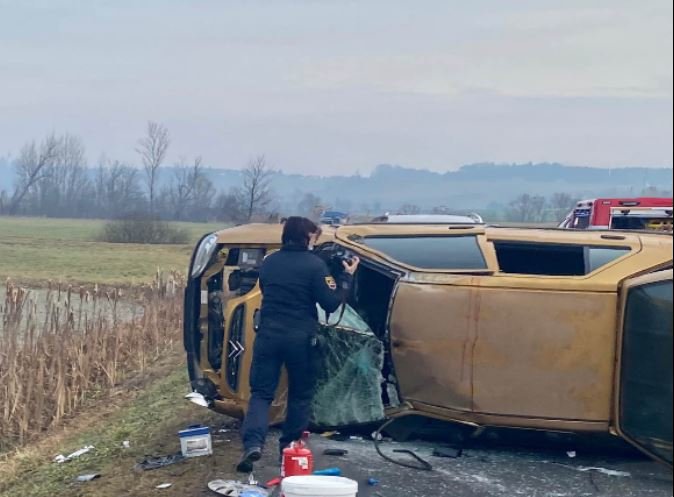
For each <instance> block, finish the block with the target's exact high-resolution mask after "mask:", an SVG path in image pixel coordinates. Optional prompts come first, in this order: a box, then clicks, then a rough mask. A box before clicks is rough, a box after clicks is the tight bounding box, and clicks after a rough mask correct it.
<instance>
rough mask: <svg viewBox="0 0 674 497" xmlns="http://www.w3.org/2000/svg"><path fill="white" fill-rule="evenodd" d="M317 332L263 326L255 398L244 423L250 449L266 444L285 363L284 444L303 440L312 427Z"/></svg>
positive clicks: (254, 381)
mask: <svg viewBox="0 0 674 497" xmlns="http://www.w3.org/2000/svg"><path fill="white" fill-rule="evenodd" d="M312 339H313V334H310V333H298V334H296V335H295V334H287V333H281V332H274V331H266V330H264V329H263V330H260V332H259V334H258V335H257V337H256V339H255V350H254V353H253V365H252V367H251V376H250V388H251V399H250V403H249V405H248V413H247V414H246V419H245V421H244V423H243V430H242V431H243V433H242V435H243V445H244V448H245V449H246V450H248V449H251V448H253V447H259V448H263V447H264V445H265V440H266V438H267V433H268V431H269V409H270V407H271V404H272V402H273V401H274V396H275V394H276V389H277V388H278V384H279V381H280V379H281V370H282V367H283V365H285V367H286V369H287V371H288V413H287V418H286V422H285V424H284V426H283V436H282V437H281V448H282V449H283V448H284V447H287V446H289V445H290V444H291V443H292V442H294V441H296V440H299V439H300V438H301V437H302V433H303V432H304V431H305V430H306V429H307V428H308V426H309V420H310V416H311V403H312V401H313V397H314V389H315V383H316V375H315V370H314V367H313V362H312V361H313V359H312V356H313V354H312V352H313V347H312Z"/></svg>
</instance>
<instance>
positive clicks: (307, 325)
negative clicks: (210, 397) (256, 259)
mask: <svg viewBox="0 0 674 497" xmlns="http://www.w3.org/2000/svg"><path fill="white" fill-rule="evenodd" d="M320 235H321V230H320V228H319V227H318V226H317V225H316V224H315V223H314V222H313V221H311V220H309V219H307V218H303V217H290V218H288V219H287V220H286V222H285V223H284V227H283V236H282V243H283V245H282V248H281V250H279V251H278V252H276V253H274V254H271V255H270V256H268V257H267V258H266V259H265V261H264V263H263V264H262V267H261V268H260V289H261V290H262V309H261V310H260V322H259V329H258V332H257V337H256V339H255V347H254V352H253V363H252V366H251V375H250V387H251V398H250V402H249V405H248V411H247V414H246V418H245V420H244V423H243V428H242V436H243V454H242V456H241V459H240V461H239V463H238V465H237V471H239V472H241V473H251V472H252V471H253V468H254V464H255V463H256V462H258V461H259V460H260V459H261V458H262V451H263V449H264V446H265V441H266V438H267V433H268V430H269V410H270V408H271V404H272V402H273V400H274V396H275V395H276V390H277V388H278V384H279V381H280V378H281V370H282V367H283V366H284V365H285V367H286V370H287V371H288V412H287V418H286V421H285V424H284V426H283V434H282V436H281V440H280V449H281V453H283V450H284V449H285V448H286V447H289V446H290V444H291V443H292V442H294V441H297V440H299V439H300V438H301V436H302V433H303V432H304V431H305V430H306V429H307V428H308V426H309V421H310V416H311V403H312V401H313V396H314V389H315V382H316V378H315V373H314V371H313V368H312V354H313V353H314V348H315V343H316V340H315V338H316V334H317V332H318V310H317V308H316V304H319V305H320V306H321V308H323V309H324V310H325V311H326V312H327V313H333V312H335V311H336V310H337V309H339V307H340V306H341V305H342V303H344V301H345V299H346V297H347V296H348V292H349V291H350V289H351V285H352V282H353V275H354V274H355V273H356V271H357V269H358V266H359V264H360V260H359V259H358V258H357V257H356V258H353V259H352V260H350V261H349V262H343V265H344V271H342V272H341V274H340V275H339V276H338V278H337V279H335V278H334V277H333V276H332V275H331V274H330V271H329V269H328V266H327V264H326V263H325V262H324V261H323V260H322V259H320V258H319V257H318V256H316V255H315V254H314V253H313V252H312V249H313V246H314V244H315V243H317V241H318V238H319V237H320Z"/></svg>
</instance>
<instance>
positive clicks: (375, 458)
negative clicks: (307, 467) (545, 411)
mask: <svg viewBox="0 0 674 497" xmlns="http://www.w3.org/2000/svg"><path fill="white" fill-rule="evenodd" d="M311 446H312V449H313V451H314V453H315V454H316V455H317V460H318V461H317V468H318V469H325V468H328V467H339V468H340V469H341V470H342V471H343V473H344V476H346V477H349V478H352V479H354V480H357V481H358V482H359V483H360V492H359V494H358V495H359V497H437V496H439V497H450V496H451V497H513V496H523V497H609V496H610V497H672V494H673V492H672V472H671V470H670V469H669V468H667V467H664V466H662V465H660V464H658V463H655V462H651V461H649V460H647V459H643V458H640V457H638V456H636V457H635V456H631V455H625V454H621V455H612V454H611V453H610V452H609V453H603V454H596V453H594V454H593V453H590V454H587V455H586V454H583V453H582V452H578V454H577V456H576V457H575V458H571V457H569V456H568V455H567V454H566V452H565V451H564V450H561V449H558V448H555V449H553V450H549V449H542V450H534V449H518V448H515V449H512V448H501V447H494V448H489V447H487V448H473V449H469V450H466V451H465V452H464V455H463V456H462V457H461V458H459V459H442V458H435V457H431V454H432V451H433V448H434V446H433V445H429V444H426V443H415V442H412V443H405V444H390V443H387V444H385V445H384V452H385V453H387V454H390V455H392V456H394V457H395V458H397V459H401V458H402V459H406V456H404V455H400V454H393V452H392V450H393V449H411V450H414V451H415V452H416V453H417V454H418V455H420V456H422V457H423V458H424V459H427V460H428V461H429V462H430V463H431V464H432V465H433V466H434V469H433V471H431V472H423V471H415V470H411V469H406V468H403V467H400V466H397V465H394V464H392V463H389V462H386V461H385V460H384V459H382V458H380V457H379V455H378V454H377V453H376V451H375V449H374V446H373V443H372V442H371V441H365V440H363V441H348V442H334V441H331V440H327V439H325V438H322V437H319V436H314V437H313V438H312V440H311ZM327 448H338V449H345V450H348V451H349V454H348V455H347V456H346V457H342V458H335V457H326V456H322V455H321V454H322V453H323V451H324V450H325V449H327ZM406 460H407V461H408V462H409V461H410V459H406ZM264 463H266V467H264V465H263V466H262V467H260V468H259V470H258V472H257V473H256V477H258V478H259V479H262V478H266V477H269V478H271V477H272V476H273V475H274V474H275V473H276V472H277V469H276V464H275V461H273V457H272V456H271V455H269V456H268V458H266V459H265V461H264ZM588 468H598V469H588ZM369 478H375V479H377V480H379V481H380V484H379V485H378V486H375V487H371V486H369V485H368V484H367V481H368V479H369Z"/></svg>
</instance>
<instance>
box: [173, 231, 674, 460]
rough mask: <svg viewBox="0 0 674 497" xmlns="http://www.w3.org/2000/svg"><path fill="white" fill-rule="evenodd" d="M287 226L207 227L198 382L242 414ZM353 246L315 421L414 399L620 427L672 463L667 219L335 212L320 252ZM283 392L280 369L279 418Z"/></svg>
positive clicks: (572, 425) (329, 321) (190, 302)
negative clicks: (650, 227)
mask: <svg viewBox="0 0 674 497" xmlns="http://www.w3.org/2000/svg"><path fill="white" fill-rule="evenodd" d="M280 238H281V227H280V226H278V225H247V226H240V227H236V228H231V229H226V230H223V231H221V232H218V233H215V234H212V235H209V236H207V237H206V238H204V239H203V240H202V241H201V243H200V244H199V245H198V247H197V249H196V251H195V254H194V256H193V261H192V264H191V267H190V274H191V277H190V279H189V283H188V287H187V290H186V298H185V348H186V351H187V362H188V369H189V374H190V378H191V380H192V385H193V388H194V389H195V391H198V392H200V393H202V394H203V395H204V396H205V397H206V398H208V399H209V400H210V401H211V402H212V404H211V405H212V408H213V409H215V410H217V411H219V412H222V413H225V414H227V415H230V416H234V417H237V418H241V417H243V416H244V410H245V408H246V405H247V401H248V399H249V395H250V392H249V386H248V385H249V370H250V364H251V360H252V351H253V342H254V340H255V316H256V313H257V311H258V309H259V308H260V305H261V298H262V295H261V292H260V289H259V286H258V284H257V275H258V273H257V272H258V269H259V267H260V264H261V263H262V260H263V258H264V257H265V255H266V254H269V253H270V252H273V251H275V250H278V249H279V248H280ZM345 254H356V255H358V256H359V257H360V258H361V260H362V264H361V268H360V269H359V271H358V273H357V277H356V280H355V283H354V291H353V295H352V296H351V298H350V299H349V300H348V302H346V305H345V307H344V311H343V312H342V313H340V315H333V316H325V317H324V319H323V322H322V325H321V327H322V330H323V336H324V337H325V340H326V343H325V344H324V347H325V348H326V350H328V351H329V353H327V354H326V358H325V362H324V364H323V367H322V368H321V371H322V372H323V376H322V378H321V382H320V385H319V389H318V393H317V401H316V403H315V406H314V407H315V413H314V423H315V424H316V425H318V426H323V427H328V426H330V427H339V426H344V425H350V424H357V423H360V422H374V421H378V420H380V419H384V418H395V417H401V416H405V415H408V414H411V413H414V414H417V415H421V416H427V417H430V418H433V419H436V420H438V419H439V420H444V421H448V422H456V423H462V424H470V425H481V426H494V427H514V428H525V429H535V430H549V431H565V432H604V433H609V432H610V433H613V434H620V435H621V436H622V437H624V438H625V439H627V440H629V441H630V442H631V443H633V444H634V445H636V446H637V447H639V448H640V449H641V450H643V451H644V452H646V453H648V454H650V455H651V456H652V457H654V458H656V459H659V460H662V461H666V462H667V463H670V464H671V463H672V345H673V343H672V275H673V273H672V236H671V235H669V234H660V233H645V232H635V233H631V232H620V233H618V232H615V231H579V230H558V229H551V230H545V229H523V228H498V227H488V226H482V225H466V224H457V225H426V224H388V223H374V224H366V225H352V226H344V227H339V228H336V229H333V228H328V229H326V230H324V233H323V235H322V239H321V245H320V246H319V247H318V249H317V255H318V256H320V257H324V258H325V259H326V261H328V262H330V261H334V260H340V259H339V258H340V257H344V255H345ZM336 266H337V265H335V267H336ZM335 358H337V359H335ZM285 393H286V387H285V385H282V386H281V387H280V388H279V393H278V398H277V401H276V402H275V404H274V418H275V419H276V420H278V419H280V418H281V416H282V415H283V413H284V402H285Z"/></svg>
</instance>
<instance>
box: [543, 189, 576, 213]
mask: <svg viewBox="0 0 674 497" xmlns="http://www.w3.org/2000/svg"><path fill="white" fill-rule="evenodd" d="M576 201H577V199H575V198H574V197H573V196H572V195H570V194H568V193H555V194H553V195H552V197H551V198H550V208H551V209H552V213H553V216H554V218H555V220H562V219H564V216H566V215H567V214H568V213H569V212H570V211H571V210H572V209H573V208H574V206H575V205H576Z"/></svg>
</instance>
